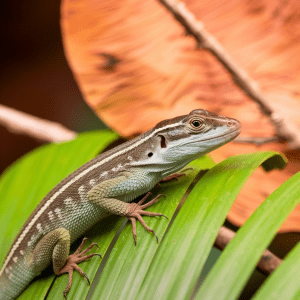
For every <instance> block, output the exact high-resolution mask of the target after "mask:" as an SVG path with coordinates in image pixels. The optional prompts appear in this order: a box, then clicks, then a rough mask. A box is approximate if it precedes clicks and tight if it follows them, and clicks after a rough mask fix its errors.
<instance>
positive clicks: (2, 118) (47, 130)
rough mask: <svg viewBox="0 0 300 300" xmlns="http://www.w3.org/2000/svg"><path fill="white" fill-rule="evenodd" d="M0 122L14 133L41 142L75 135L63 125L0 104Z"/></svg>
mask: <svg viewBox="0 0 300 300" xmlns="http://www.w3.org/2000/svg"><path fill="white" fill-rule="evenodd" d="M0 124H1V125H3V126H4V127H6V128H7V129H8V130H9V131H12V132H14V133H19V134H24V135H28V136H30V137H33V138H35V139H37V140H39V141H42V142H61V141H66V140H71V139H73V138H75V137H76V132H74V131H72V130H70V129H68V128H66V127H64V126H63V125H61V124H59V123H55V122H51V121H48V120H44V119H40V118H38V117H35V116H32V115H30V114H27V113H24V112H21V111H18V110H16V109H14V108H9V107H6V106H4V105H2V104H0Z"/></svg>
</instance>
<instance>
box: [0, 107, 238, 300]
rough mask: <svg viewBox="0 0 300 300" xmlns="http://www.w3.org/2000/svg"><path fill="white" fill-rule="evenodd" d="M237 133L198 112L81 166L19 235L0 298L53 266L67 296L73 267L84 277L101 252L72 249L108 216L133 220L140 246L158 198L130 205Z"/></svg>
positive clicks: (1, 275) (230, 124)
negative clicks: (88, 262)
mask: <svg viewBox="0 0 300 300" xmlns="http://www.w3.org/2000/svg"><path fill="white" fill-rule="evenodd" d="M239 133H240V123H239V122H238V121H237V120H234V119H231V118H226V117H222V116H218V115H215V114H213V113H210V112H208V111H206V110H195V111H192V112H191V113H190V114H189V115H184V116H180V117H176V118H174V119H170V120H165V121H162V122H160V123H159V124H157V125H156V126H155V127H154V128H153V129H151V130H149V131H148V132H146V133H144V134H142V135H140V136H139V137H137V138H135V139H132V140H130V141H128V142H126V143H124V144H122V145H120V146H118V147H116V148H114V149H112V150H110V151H107V152H105V153H103V154H100V155H99V156H97V157H96V158H94V159H92V160H91V161H89V162H88V163H86V164H84V165H83V166H81V167H80V168H79V169H77V170H76V171H75V172H73V173H72V174H70V175H69V176H68V177H66V178H65V179H64V180H62V181H61V182H60V183H59V184H58V185H57V186H56V187H54V188H53V189H52V190H51V191H50V192H49V193H48V195H46V197H45V198H44V199H43V200H42V201H41V203H40V204H39V205H38V206H37V208H36V209H35V210H34V211H33V213H32V214H31V215H30V217H29V218H28V220H27V221H26V223H25V224H24V226H23V227H22V229H21V230H20V232H19V234H18V236H17V237H16V238H15V240H14V242H13V244H12V246H11V248H10V251H9V252H8V254H7V256H6V258H5V261H4V264H3V266H2V269H1V271H0V299H1V300H10V299H15V298H16V297H17V296H18V295H19V294H20V293H21V292H22V291H23V290H24V289H25V288H26V286H27V285H28V284H29V283H30V282H31V281H32V279H33V278H34V277H36V276H37V275H39V274H40V273H41V272H42V271H43V270H44V269H45V268H46V267H47V266H48V265H50V264H51V263H52V264H53V269H54V272H55V274H56V275H60V274H62V273H69V283H68V286H67V288H66V289H65V291H64V296H65V297H66V295H67V292H68V290H69V289H70V287H71V282H72V272H73V269H76V270H77V271H79V272H80V273H81V275H83V276H86V275H85V274H84V273H83V272H82V271H81V269H80V268H79V267H78V266H77V263H79V262H81V261H83V260H85V259H87V258H90V257H92V256H93V255H97V254H95V253H94V254H90V255H86V256H82V254H86V253H87V252H88V251H89V250H90V249H91V247H92V246H93V244H92V245H91V246H90V247H88V248H87V249H85V250H84V251H82V252H81V253H79V251H80V250H81V249H82V246H83V243H82V244H81V245H80V247H79V248H78V250H77V251H76V252H75V253H74V254H73V255H69V251H70V244H72V243H73V242H74V241H75V240H76V239H77V238H78V237H80V236H82V235H83V234H84V232H85V231H87V230H88V229H89V228H91V227H92V226H94V225H95V224H96V223H97V222H99V221H100V220H101V219H103V218H104V217H106V216H108V215H109V214H116V215H120V216H125V217H127V218H129V219H130V221H131V222H132V225H133V235H134V240H135V241H136V228H135V221H136V219H138V220H139V221H140V222H141V223H142V225H143V226H144V227H145V228H146V229H147V230H148V231H151V232H153V233H154V231H153V230H152V229H150V228H149V227H148V226H147V225H146V224H145V222H144V221H143V219H142V218H141V215H149V216H162V215H161V214H157V213H151V212H147V211H143V208H146V207H148V206H150V205H151V204H153V203H154V202H155V201H156V200H157V198H158V197H156V198H155V199H153V200H152V201H150V202H149V203H148V204H146V205H141V204H142V202H139V203H138V204H136V203H132V204H130V203H129V202H131V201H132V200H133V199H135V198H136V197H138V196H140V195H142V194H144V193H146V192H147V191H149V190H151V189H152V188H153V187H154V186H155V185H156V184H157V183H158V182H159V181H161V180H162V179H164V178H166V177H167V176H169V175H170V174H172V173H174V172H177V171H179V170H180V169H182V168H183V167H184V166H185V165H187V164H188V163H189V162H191V161H192V160H194V159H196V158H197V157H199V156H201V155H203V154H205V153H208V152H210V151H212V150H214V149H216V148H218V147H220V146H222V145H224V144H225V143H227V142H229V141H231V140H232V139H234V138H235V137H236V136H237V135H238V134H239ZM154 234H155V233H154ZM83 242H84V241H83Z"/></svg>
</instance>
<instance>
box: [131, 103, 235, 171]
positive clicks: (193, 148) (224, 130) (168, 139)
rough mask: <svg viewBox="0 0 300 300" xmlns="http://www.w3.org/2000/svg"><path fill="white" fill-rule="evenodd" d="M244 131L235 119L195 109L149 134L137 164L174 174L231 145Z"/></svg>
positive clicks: (166, 122)
mask: <svg viewBox="0 0 300 300" xmlns="http://www.w3.org/2000/svg"><path fill="white" fill-rule="evenodd" d="M240 131H241V124H240V122H239V121H237V120H235V119H232V118H228V117H224V116H220V115H216V114H214V113H211V112H209V111H207V110H204V109H197V110H193V111H192V112H190V113H189V114H188V115H183V116H179V117H176V118H173V119H168V120H164V121H162V122H160V123H158V124H157V125H156V126H155V127H154V128H153V129H152V130H150V131H149V132H147V133H146V134H145V136H148V138H145V143H144V145H143V147H141V148H140V149H139V157H140V159H139V162H137V163H136V165H139V166H140V165H143V166H147V165H148V166H149V169H150V167H151V168H152V169H155V170H156V171H159V170H161V171H163V172H162V174H163V175H166V174H171V173H172V172H176V171H178V170H180V169H181V168H182V167H184V166H185V165H187V164H188V163H189V162H191V161H192V160H194V159H196V158H197V157H199V156H201V155H204V154H206V153H208V152H210V151H212V150H214V149H216V148H219V147H221V146H222V145H224V144H226V143H228V142H230V141H231V140H233V139H234V138H235V137H237V136H238V135H239V133H240Z"/></svg>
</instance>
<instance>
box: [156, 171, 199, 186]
mask: <svg viewBox="0 0 300 300" xmlns="http://www.w3.org/2000/svg"><path fill="white" fill-rule="evenodd" d="M189 170H194V169H193V168H185V169H183V170H182V171H181V172H180V173H174V174H171V175H169V176H167V177H165V178H163V179H162V180H161V181H160V182H159V183H158V184H160V183H163V182H168V181H171V180H173V179H176V180H178V178H180V177H182V176H186V174H185V173H183V172H185V171H189Z"/></svg>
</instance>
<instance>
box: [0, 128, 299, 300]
mask: <svg viewBox="0 0 300 300" xmlns="http://www.w3.org/2000/svg"><path fill="white" fill-rule="evenodd" d="M116 137H117V136H116V135H115V134H113V133H111V132H110V131H102V132H98V133H95V132H94V133H88V134H81V135H80V136H79V137H78V138H77V139H76V140H74V141H71V142H68V143H63V144H55V145H47V146H44V147H41V148H39V149H37V150H35V151H33V152H31V153H29V154H28V155H26V156H24V157H23V158H22V159H20V160H19V161H17V162H16V163H15V164H13V165H12V166H11V167H10V168H9V169H8V170H7V171H6V172H5V173H4V174H3V175H2V177H1V180H0V203H1V214H0V224H1V229H2V230H1V232H0V243H1V249H0V261H1V262H3V260H4V256H5V254H6V253H7V251H8V250H9V246H10V244H11V243H12V241H13V239H14V237H15V236H16V234H17V233H18V231H19V230H20V228H21V226H22V225H23V223H24V222H25V220H26V219H27V218H28V216H29V215H30V213H31V212H32V211H33V209H34V208H35V206H36V205H37V203H39V202H40V200H41V199H42V198H43V197H44V196H45V195H46V194H47V192H48V191H49V190H50V189H51V188H52V187H54V186H55V185H56V184H57V183H58V182H59V181H60V180H62V179H63V178H64V177H66V176H67V175H68V174H69V173H71V172H72V171H74V170H75V169H76V168H78V167H79V166H80V165H82V164H83V163H85V162H86V161H88V160H89V159H91V158H92V157H94V156H95V155H96V154H97V153H98V152H100V151H102V150H103V149H104V148H105V147H106V146H107V145H108V144H109V143H110V142H112V141H113V140H115V139H116ZM260 165H262V166H263V167H264V168H265V169H266V170H271V169H273V168H283V167H284V165H285V160H284V158H283V157H282V156H281V155H279V154H277V153H275V152H272V151H269V152H257V153H252V154H245V155H239V156H234V157H231V158H229V159H227V160H225V161H223V162H222V163H220V164H218V165H216V166H214V164H213V162H212V161H211V160H210V159H209V158H208V157H202V158H200V159H198V160H196V161H194V162H192V163H191V165H190V166H191V167H192V168H193V171H188V172H187V176H185V177H182V178H180V179H179V181H178V182H176V181H174V182H169V183H165V184H162V187H161V188H155V189H154V190H153V191H152V192H153V195H154V196H155V195H157V194H158V193H162V194H165V195H166V199H161V200H160V201H158V202H157V203H156V204H155V205H153V206H151V207H150V208H149V210H150V211H154V212H161V213H163V214H165V215H166V216H168V218H169V219H170V221H168V220H166V219H164V218H150V217H144V219H145V221H146V222H147V224H148V225H149V226H150V227H151V228H153V229H154V230H155V231H156V233H157V235H158V236H159V238H160V239H162V237H163V239H162V240H161V241H160V243H159V244H157V243H156V241H155V238H154V237H153V235H151V234H149V233H148V232H146V231H145V230H144V228H142V226H141V225H140V224H139V223H138V224H137V235H138V237H137V246H134V243H133V238H132V232H131V224H130V223H129V224H126V225H125V222H126V221H124V219H123V218H119V217H114V218H109V219H108V220H104V221H103V222H101V223H100V224H99V225H98V226H97V227H96V228H94V230H93V231H90V232H88V233H87V235H86V236H88V237H90V239H91V240H92V241H93V242H96V243H98V244H99V246H100V249H98V250H97V252H99V253H101V254H102V255H104V258H103V260H101V259H100V258H99V257H94V258H92V259H91V260H90V261H87V262H83V263H81V265H80V267H81V268H82V269H83V270H84V271H85V272H86V273H87V275H88V277H89V278H90V280H91V282H93V283H92V286H91V287H90V286H88V285H87V283H86V282H85V281H83V280H82V278H81V276H80V275H79V274H78V273H74V275H73V285H72V288H71V290H70V292H69V294H68V298H69V299H85V298H88V299H155V298H156V299H189V298H190V297H191V295H192V293H194V295H195V297H196V299H213V300H215V299H237V298H238V295H239V293H240V292H241V290H242V289H243V286H244V285H245V283H246V281H247V279H248V278H249V276H250V274H251V272H252V271H253V269H254V268H255V265H256V263H257V261H258V259H259V257H260V255H261V254H262V253H263V251H264V249H265V248H266V247H267V246H268V244H269V243H270V241H271V239H272V238H273V236H274V235H275V233H276V231H277V229H278V228H279V227H280V225H281V224H282V222H283V221H284V220H285V218H286V217H287V216H288V214H289V213H290V212H291V211H292V209H293V208H294V207H295V205H296V204H297V203H299V202H300V184H299V180H300V173H298V174H296V175H295V176H293V177H292V178H290V179H289V180H288V181H287V182H286V183H284V184H283V185H282V186H281V187H279V188H278V189H277V190H276V191H275V192H274V193H273V194H272V195H270V196H269V197H268V198H267V199H266V201H265V202H264V203H263V204H262V205H261V206H260V207H259V208H258V209H257V210H256V212H255V213H254V214H253V215H252V216H251V217H250V218H249V220H248V221H247V222H246V223H245V225H244V226H243V227H242V228H241V229H240V230H239V231H238V233H237V234H236V236H235V238H234V239H233V240H232V241H231V242H230V243H229V244H228V246H227V247H226V249H225V250H224V251H223V253H222V254H221V256H220V258H219V259H218V261H217V262H216V264H215V265H214V267H213V268H212V270H211V271H210V273H209V275H208V276H207V278H206V279H205V281H204V282H203V284H202V285H201V286H200V288H199V290H198V291H197V290H196V291H195V290H194V291H193V289H194V287H195V283H196V281H197V279H198V278H199V276H200V274H201V271H202V269H203V265H204V263H205V261H206V259H207V257H208V255H209V253H210V251H211V248H212V247H213V243H214V240H215V238H216V236H217V234H218V230H219V228H220V226H222V224H223V222H224V220H225V218H226V215H227V213H228V211H229V209H230V207H231V205H232V203H233V201H234V200H235V198H236V196H237V195H238V193H239V191H240V189H241V188H242V186H243V185H244V183H245V182H246V180H247V178H248V177H249V176H250V175H251V174H252V173H253V172H254V171H255V169H257V168H258V167H259V166H260ZM204 169H210V170H209V171H208V172H207V173H206V174H205V175H203V174H202V173H204V172H203V170H204ZM187 190H188V192H187ZM183 198H186V199H185V201H182V199H183ZM183 202H184V203H183ZM182 203H183V204H182ZM122 223H123V224H122ZM114 237H115V239H114ZM113 239H114V240H113ZM112 241H113V243H112ZM111 243H112V244H111ZM110 245H111V247H109V246H110ZM299 251H300V248H299V246H298V247H295V249H294V250H293V251H292V252H291V253H290V255H289V256H288V257H287V259H286V261H284V263H283V264H282V265H281V266H280V267H279V268H278V270H276V271H275V272H274V273H273V274H272V275H271V276H270V278H269V279H268V280H267V281H266V283H265V284H264V286H262V288H261V289H260V290H259V291H258V293H257V295H256V297H255V300H258V299H259V300H261V299H298V298H299V291H300V283H299V280H298V278H299V275H300V274H299V273H300V271H299V270H300V268H299V266H300V258H299V257H300V255H299ZM287 278H288V279H287ZM67 281H68V276H67V275H62V276H60V277H58V278H56V277H54V276H53V275H51V276H50V275H47V274H46V275H45V274H43V275H42V276H40V277H39V278H37V279H36V280H35V281H34V282H33V283H32V284H31V285H30V286H29V287H28V288H27V289H26V290H25V292H24V293H23V294H22V295H21V296H20V297H19V299H29V298H30V297H32V295H34V299H43V298H44V297H45V295H46V294H47V292H49V294H48V299H63V297H62V291H63V290H64V288H65V286H66V284H67Z"/></svg>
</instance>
